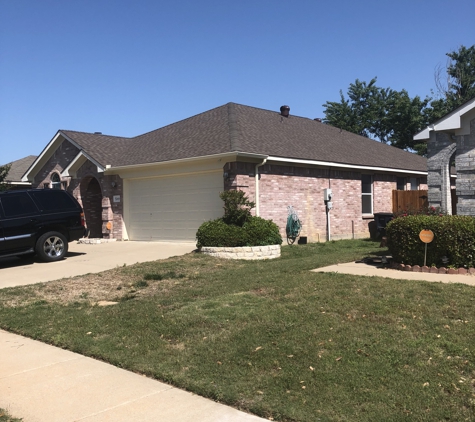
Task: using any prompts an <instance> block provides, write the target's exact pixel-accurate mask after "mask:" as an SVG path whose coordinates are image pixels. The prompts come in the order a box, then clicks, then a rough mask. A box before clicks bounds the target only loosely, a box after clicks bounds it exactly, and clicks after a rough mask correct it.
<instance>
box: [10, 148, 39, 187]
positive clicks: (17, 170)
mask: <svg viewBox="0 0 475 422" xmlns="http://www.w3.org/2000/svg"><path fill="white" fill-rule="evenodd" d="M35 160H36V155H29V156H28V157H24V158H20V159H19V160H15V161H12V162H11V163H8V164H9V165H10V170H9V171H8V174H7V177H6V178H5V183H6V184H7V185H8V189H28V188H30V187H31V183H30V182H29V181H22V176H23V175H24V174H25V172H26V171H27V170H28V168H29V167H30V166H31V165H32V164H33V162H34V161H35ZM2 165H5V164H2Z"/></svg>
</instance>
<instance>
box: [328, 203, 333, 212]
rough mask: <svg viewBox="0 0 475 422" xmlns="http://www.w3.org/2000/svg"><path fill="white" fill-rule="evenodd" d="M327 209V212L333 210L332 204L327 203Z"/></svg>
mask: <svg viewBox="0 0 475 422" xmlns="http://www.w3.org/2000/svg"><path fill="white" fill-rule="evenodd" d="M327 208H328V209H329V210H331V209H333V202H331V201H327Z"/></svg>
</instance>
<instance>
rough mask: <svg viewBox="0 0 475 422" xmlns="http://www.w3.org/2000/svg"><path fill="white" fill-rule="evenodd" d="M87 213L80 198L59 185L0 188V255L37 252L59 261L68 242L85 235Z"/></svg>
mask: <svg viewBox="0 0 475 422" xmlns="http://www.w3.org/2000/svg"><path fill="white" fill-rule="evenodd" d="M84 233H85V226H84V214H83V210H82V208H81V206H80V205H79V203H78V201H76V199H75V198H74V197H73V196H72V195H71V194H70V193H68V192H66V191H64V190H59V189H58V190H57V189H28V190H12V191H6V192H0V256H2V257H4V256H16V255H31V254H34V253H36V254H38V256H39V257H40V259H41V260H43V261H49V262H50V261H58V260H60V259H62V258H64V256H65V255H66V253H67V252H68V242H71V241H73V240H78V239H80V238H81V237H83V236H84Z"/></svg>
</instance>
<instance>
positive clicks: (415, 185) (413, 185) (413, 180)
mask: <svg viewBox="0 0 475 422" xmlns="http://www.w3.org/2000/svg"><path fill="white" fill-rule="evenodd" d="M410 181H411V190H418V189H419V184H418V183H417V179H416V178H415V177H411V179H410Z"/></svg>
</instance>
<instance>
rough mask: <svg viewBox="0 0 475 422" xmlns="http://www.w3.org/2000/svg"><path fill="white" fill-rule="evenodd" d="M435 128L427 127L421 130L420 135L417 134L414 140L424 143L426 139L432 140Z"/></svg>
mask: <svg viewBox="0 0 475 422" xmlns="http://www.w3.org/2000/svg"><path fill="white" fill-rule="evenodd" d="M433 129H434V128H433V127H430V126H428V127H426V128H425V129H424V130H421V131H420V132H419V133H416V134H415V135H414V136H413V137H412V139H414V141H423V140H425V139H429V138H430V131H431V130H433Z"/></svg>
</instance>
